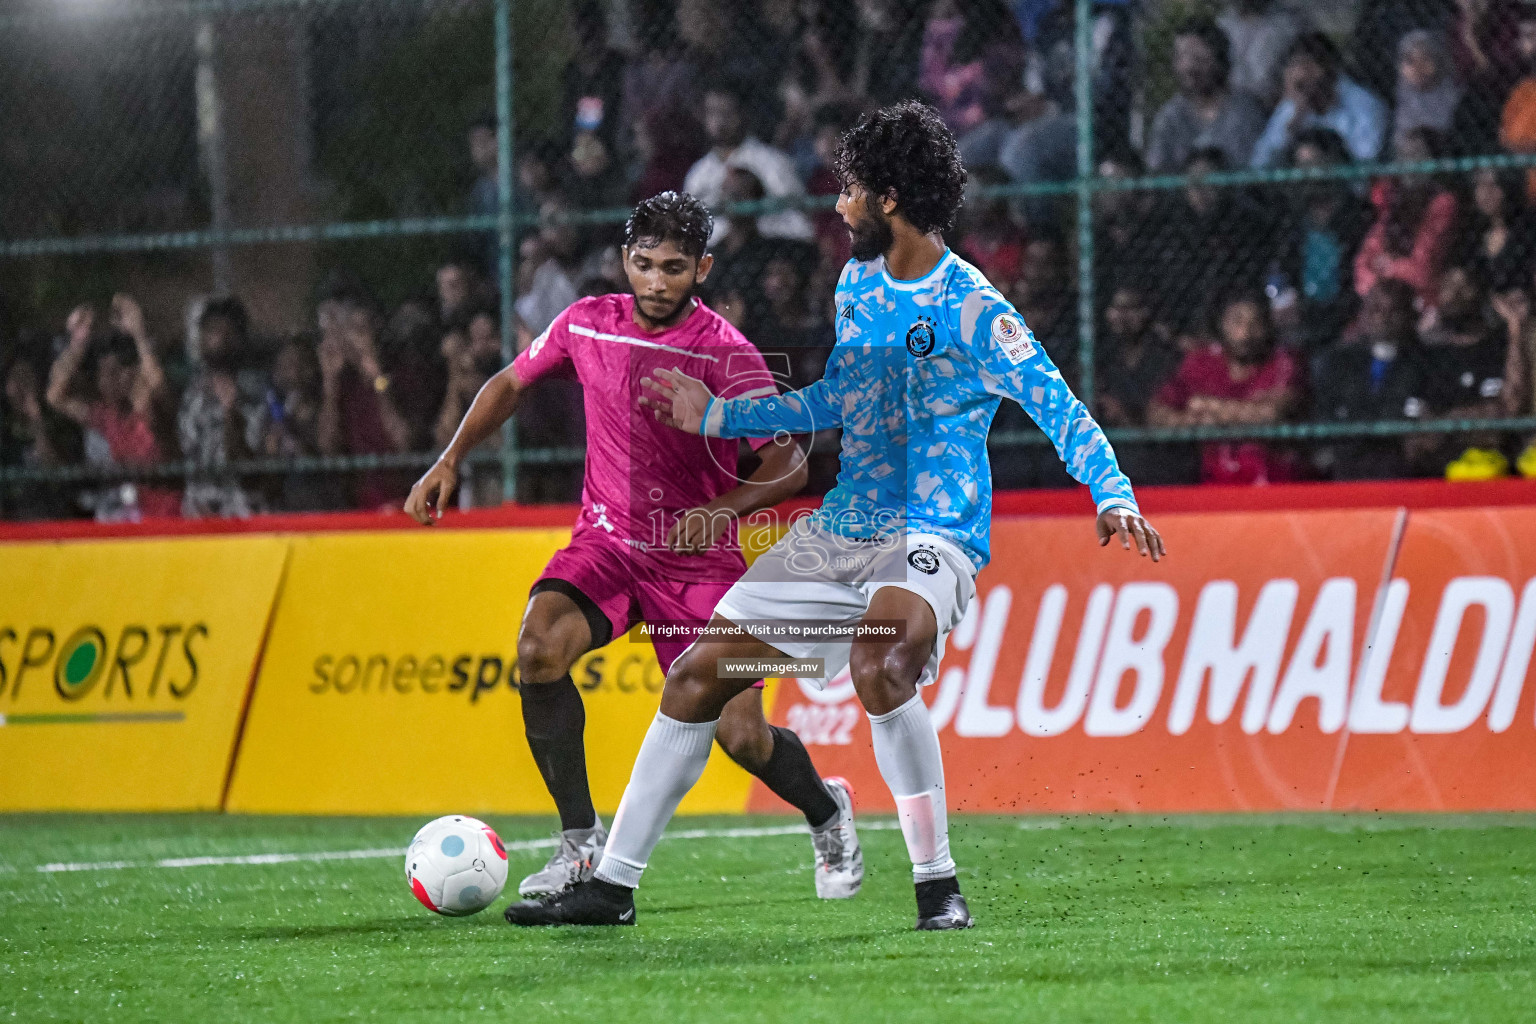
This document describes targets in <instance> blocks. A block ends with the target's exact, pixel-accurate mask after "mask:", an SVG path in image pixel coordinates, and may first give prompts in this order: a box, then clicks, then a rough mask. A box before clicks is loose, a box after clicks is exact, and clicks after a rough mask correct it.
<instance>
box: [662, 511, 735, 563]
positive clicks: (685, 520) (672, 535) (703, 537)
mask: <svg viewBox="0 0 1536 1024" xmlns="http://www.w3.org/2000/svg"><path fill="white" fill-rule="evenodd" d="M731 519H732V516H731V515H730V514H729V513H726V512H719V511H716V510H714V509H712V508H710V507H709V506H708V505H700V506H699V507H698V508H690V509H689V510H688V511H686V512H684V513H683V514H682V515H680V516H678V517H677V521H676V522H675V523H673V524H672V529H670V530H668V531H667V550H668V551H671V552H672V553H673V554H675V555H702V554H704V552H706V551H708V550H709V549H710V548H712V547H714V546H715V541H717V540H719V539H720V535H721V534H722V533H724V532H725V531H726V530H728V529H730V525H731Z"/></svg>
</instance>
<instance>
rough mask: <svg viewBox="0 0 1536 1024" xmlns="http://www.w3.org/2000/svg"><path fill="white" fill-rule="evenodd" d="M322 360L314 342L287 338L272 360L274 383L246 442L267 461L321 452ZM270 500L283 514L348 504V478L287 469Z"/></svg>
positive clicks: (308, 456) (311, 456) (310, 455)
mask: <svg viewBox="0 0 1536 1024" xmlns="http://www.w3.org/2000/svg"><path fill="white" fill-rule="evenodd" d="M321 403H322V396H321V386H320V362H319V359H318V358H317V357H316V354H315V343H314V341H313V340H312V339H310V338H307V337H298V338H290V339H289V340H288V341H286V342H284V343H283V345H282V347H280V348H279V349H278V350H277V356H276V358H274V359H273V361H272V383H271V386H270V387H269V388H268V389H267V394H266V399H265V401H264V402H263V403H262V407H261V409H260V411H259V412H258V413H257V415H256V417H255V418H254V419H253V420H252V421H251V425H250V426H251V433H250V436H249V437H248V438H247V442H248V445H249V447H250V448H251V450H252V451H254V452H255V453H256V454H257V455H259V456H261V457H263V458H268V459H298V458H314V457H315V456H318V455H319V454H320V406H321ZM268 502H269V504H270V505H271V506H272V507H273V508H274V509H277V510H281V511H284V512H330V511H335V510H338V509H344V508H346V507H347V505H348V498H347V487H346V480H345V478H343V477H342V476H340V475H338V474H336V473H311V472H297V471H295V472H289V473H284V474H282V476H281V477H279V478H278V479H277V480H275V481H274V482H273V485H272V488H271V491H270V493H269V495H268Z"/></svg>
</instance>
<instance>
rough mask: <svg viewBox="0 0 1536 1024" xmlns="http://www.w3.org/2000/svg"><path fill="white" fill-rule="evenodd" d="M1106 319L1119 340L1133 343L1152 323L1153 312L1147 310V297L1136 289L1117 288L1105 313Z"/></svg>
mask: <svg viewBox="0 0 1536 1024" xmlns="http://www.w3.org/2000/svg"><path fill="white" fill-rule="evenodd" d="M1104 319H1105V321H1106V322H1107V323H1108V324H1109V329H1110V331H1111V333H1113V334H1114V335H1115V337H1117V338H1121V339H1124V340H1126V341H1131V340H1134V339H1136V338H1140V337H1141V335H1142V332H1144V331H1145V330H1146V329H1147V326H1148V325H1149V324H1151V322H1152V311H1151V310H1150V309H1148V308H1147V300H1146V296H1144V295H1142V293H1141V292H1139V291H1137V290H1136V289H1134V288H1116V289H1115V294H1114V297H1113V298H1112V299H1110V300H1109V308H1108V309H1106V310H1105V311H1104Z"/></svg>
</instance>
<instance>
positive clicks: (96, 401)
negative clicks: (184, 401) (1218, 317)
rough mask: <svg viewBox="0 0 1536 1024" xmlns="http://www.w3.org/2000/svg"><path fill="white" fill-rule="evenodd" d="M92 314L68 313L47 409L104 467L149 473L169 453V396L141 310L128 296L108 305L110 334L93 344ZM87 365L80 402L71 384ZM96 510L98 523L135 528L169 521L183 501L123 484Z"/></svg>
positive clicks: (83, 309) (160, 489)
mask: <svg viewBox="0 0 1536 1024" xmlns="http://www.w3.org/2000/svg"><path fill="white" fill-rule="evenodd" d="M95 323H96V314H95V312H94V311H93V310H92V309H91V308H90V307H89V306H80V307H78V308H76V309H75V311H74V312H72V313H70V315H69V321H68V323H67V324H66V325H65V330H66V332H67V334H68V343H67V344H66V346H65V348H64V351H63V352H61V353H59V357H58V358H57V359H56V360H54V363H53V367H52V369H51V370H50V371H49V374H48V391H47V398H48V405H49V406H50V407H51V408H53V409H54V410H55V411H57V412H59V413H60V414H62V415H64V416H66V417H68V418H69V419H71V420H73V421H74V422H75V423H77V424H79V425H80V426H81V427H82V428H84V429H85V430H86V431H87V432H88V433H87V437H86V452H87V455H88V456H89V455H90V452H91V448H92V439H93V437H94V438H95V439H96V441H97V442H98V443H99V445H100V450H102V451H103V453H104V454H105V456H106V461H108V462H110V463H113V464H116V465H119V466H149V465H154V464H155V463H158V462H163V461H164V460H165V454H166V452H167V451H168V450H169V445H168V444H167V443H166V437H167V434H168V431H167V430H166V428H165V420H166V416H167V413H168V412H169V395H168V393H167V389H166V386H165V374H164V372H163V371H162V370H161V368H160V360H159V358H158V357H157V356H156V355H155V347H154V345H153V344H152V343H151V342H150V339H149V331H148V329H147V328H146V326H145V323H144V313H143V310H141V309H140V308H139V304H138V303H137V302H136V301H134V299H133V298H132V297H130V296H128V295H114V296H113V297H112V312H111V326H112V329H113V333H112V334H109V335H107V336H105V337H103V338H99V339H93V335H92V331H93V328H94V327H95ZM87 362H89V363H90V369H91V371H92V377H93V384H94V388H92V389H90V390H88V391H86V394H88V395H89V397H82V394H81V390H80V389H79V385H78V383H77V381H76V379H75V378H76V376H77V374H78V373H79V371H80V368H81V365H82V364H83V363H87ZM110 494H111V495H112V496H111V497H110V498H108V499H107V500H106V501H105V502H104V503H103V504H102V505H100V506H98V508H97V510H96V516H97V518H98V519H112V520H121V519H128V520H137V519H139V518H143V517H148V518H158V517H163V516H175V515H178V514H179V513H180V512H181V494H180V493H179V492H177V491H176V490H175V489H174V488H170V487H164V486H160V485H156V484H152V483H141V484H124V485H123V486H122V487H120V488H112V489H111V491H110Z"/></svg>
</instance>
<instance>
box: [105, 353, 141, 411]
mask: <svg viewBox="0 0 1536 1024" xmlns="http://www.w3.org/2000/svg"><path fill="white" fill-rule="evenodd" d="M137 373H138V367H137V366H135V365H134V364H133V363H130V362H129V361H128V360H126V359H124V358H123V357H122V356H121V355H119V354H118V353H117V352H114V351H111V350H108V351H106V352H103V353H102V354H101V355H100V356H98V357H97V359H96V394H97V395H98V396H100V398H101V400H102V401H103V402H105V403H106V404H108V405H114V406H115V405H126V404H127V403H128V400H129V399H130V398H131V397H132V396H133V379H134V377H135V376H136V375H137Z"/></svg>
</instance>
